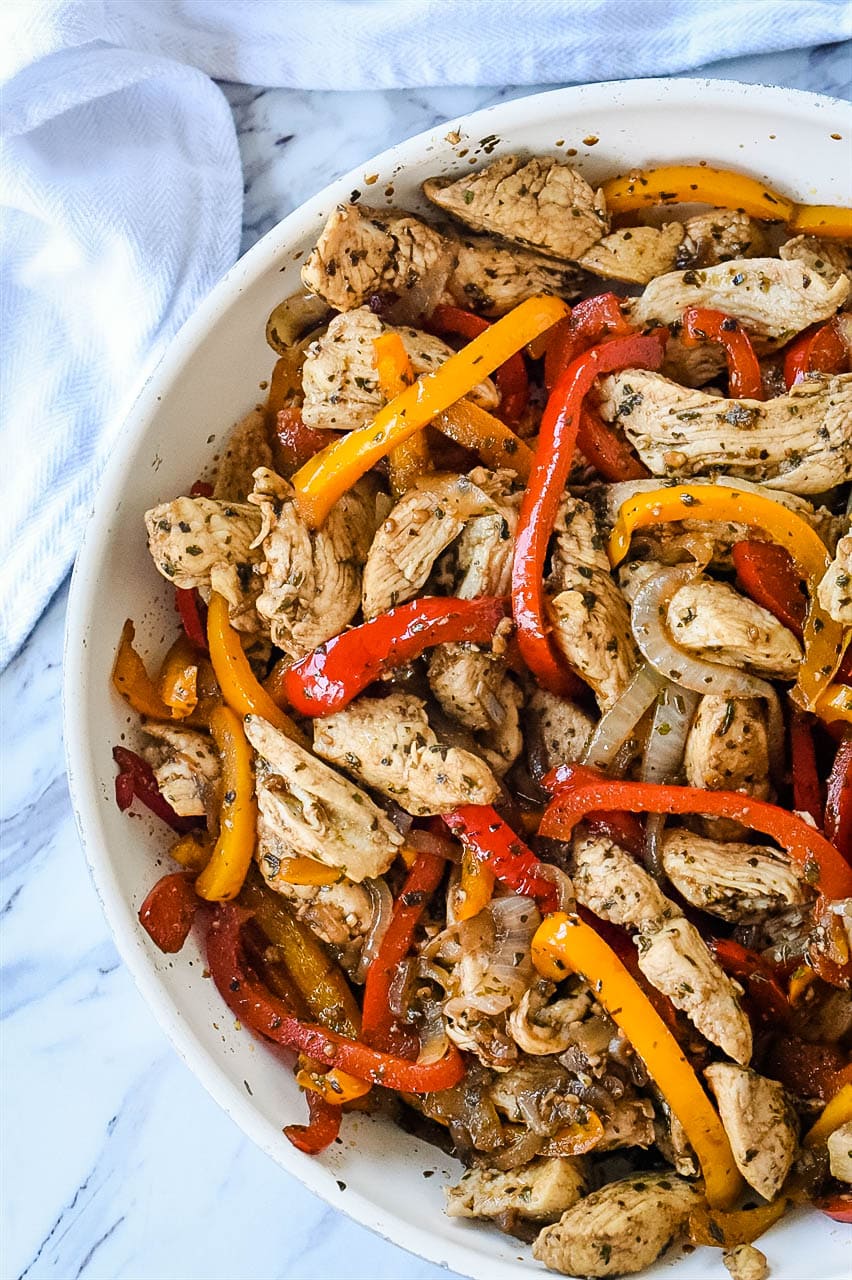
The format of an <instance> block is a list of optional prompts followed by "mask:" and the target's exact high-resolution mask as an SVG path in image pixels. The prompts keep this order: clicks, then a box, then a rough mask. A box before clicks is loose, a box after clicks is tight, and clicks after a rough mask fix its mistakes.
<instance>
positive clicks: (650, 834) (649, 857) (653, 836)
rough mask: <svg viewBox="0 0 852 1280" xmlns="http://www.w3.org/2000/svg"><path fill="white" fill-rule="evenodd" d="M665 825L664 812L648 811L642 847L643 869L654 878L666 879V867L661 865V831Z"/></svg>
mask: <svg viewBox="0 0 852 1280" xmlns="http://www.w3.org/2000/svg"><path fill="white" fill-rule="evenodd" d="M665 825H666V815H665V814H664V813H649V814H648V818H647V821H646V822H645V847H644V849H643V851H642V852H643V859H644V862H645V870H646V871H647V872H648V873H649V875H652V876H653V877H654V879H655V880H659V881H663V880H665V879H666V869H665V867H664V866H663V831H664V829H665Z"/></svg>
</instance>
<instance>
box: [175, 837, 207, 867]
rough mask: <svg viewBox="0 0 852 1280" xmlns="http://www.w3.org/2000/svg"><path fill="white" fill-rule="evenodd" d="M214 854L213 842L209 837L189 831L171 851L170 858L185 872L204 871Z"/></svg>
mask: <svg viewBox="0 0 852 1280" xmlns="http://www.w3.org/2000/svg"><path fill="white" fill-rule="evenodd" d="M212 852H213V841H212V839H211V838H210V837H209V836H200V835H197V834H196V833H195V832H192V831H188V832H187V833H186V835H185V836H181V838H180V839H179V840H177V841H176V842H175V843H174V844H173V845H172V847H171V849H169V857H170V858H173V859H174V861H175V862H177V863H179V864H180V865H181V866H182V867H183V868H184V870H185V871H195V872H199V871H203V870H204V868H205V867H206V866H207V863H208V862H209V861H210V854H211V853H212Z"/></svg>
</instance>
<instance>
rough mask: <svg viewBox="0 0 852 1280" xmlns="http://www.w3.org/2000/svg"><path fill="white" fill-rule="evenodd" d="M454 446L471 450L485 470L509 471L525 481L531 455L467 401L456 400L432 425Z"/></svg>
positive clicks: (505, 429)
mask: <svg viewBox="0 0 852 1280" xmlns="http://www.w3.org/2000/svg"><path fill="white" fill-rule="evenodd" d="M432 426H433V427H437V429H438V430H439V431H440V432H441V433H442V434H443V435H445V436H447V437H448V439H450V440H454V441H455V443H456V444H460V445H463V446H464V448H465V449H475V450H476V452H477V453H478V454H479V456H480V457H481V458H482V461H483V462H485V463H486V464H487V465H488V466H489V467H494V469H495V470H496V469H498V468H499V467H510V468H511V469H512V471H515V472H516V473H517V474H518V476H519V477H520V478H521V480H528V479H529V475H530V470H531V469H532V461H533V451H532V449H531V448H530V447H529V445H528V444H525V443H524V441H523V440H521V438H520V437H519V436H516V435H515V433H514V431H512V430H510V428H509V427H507V426H506V424H505V422H501V421H500V419H499V418H495V417H494V416H493V414H490V413H489V412H488V410H487V409H482V408H480V406H479V405H478V404H474V403H473V402H472V401H471V400H459V402H458V404H452V405H450V407H449V409H445V410H444V412H443V413H439V414H438V416H437V418H435V419H434V421H433V423H432Z"/></svg>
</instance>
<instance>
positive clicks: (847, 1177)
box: [828, 1120, 852, 1183]
mask: <svg viewBox="0 0 852 1280" xmlns="http://www.w3.org/2000/svg"><path fill="white" fill-rule="evenodd" d="M828 1162H829V1167H830V1169H831V1176H832V1178H837V1180H838V1181H839V1182H850V1183H852V1120H847V1121H846V1124H842V1125H841V1126H840V1128H839V1129H835V1130H834V1133H832V1134H831V1136H830V1137H829V1139H828Z"/></svg>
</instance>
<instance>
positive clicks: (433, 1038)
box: [417, 1000, 450, 1066]
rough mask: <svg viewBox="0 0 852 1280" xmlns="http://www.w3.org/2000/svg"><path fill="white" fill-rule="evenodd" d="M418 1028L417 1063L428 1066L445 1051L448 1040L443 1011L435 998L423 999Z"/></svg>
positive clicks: (438, 1059) (437, 1060) (437, 1059)
mask: <svg viewBox="0 0 852 1280" xmlns="http://www.w3.org/2000/svg"><path fill="white" fill-rule="evenodd" d="M419 1030H420V1053H419V1054H418V1055H417V1061H418V1063H419V1064H420V1066H428V1065H429V1063H431V1062H439V1061H440V1059H441V1058H443V1056H444V1054H445V1053H446V1052H447V1049H448V1048H449V1043H450V1041H449V1037H448V1035H447V1031H446V1027H445V1026H444V1011H443V1009H442V1008H441V1005H440V1004H439V1002H438V1001H437V1000H426V1001H424V1003H423V1020H422V1022H421V1023H420V1028H419Z"/></svg>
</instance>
